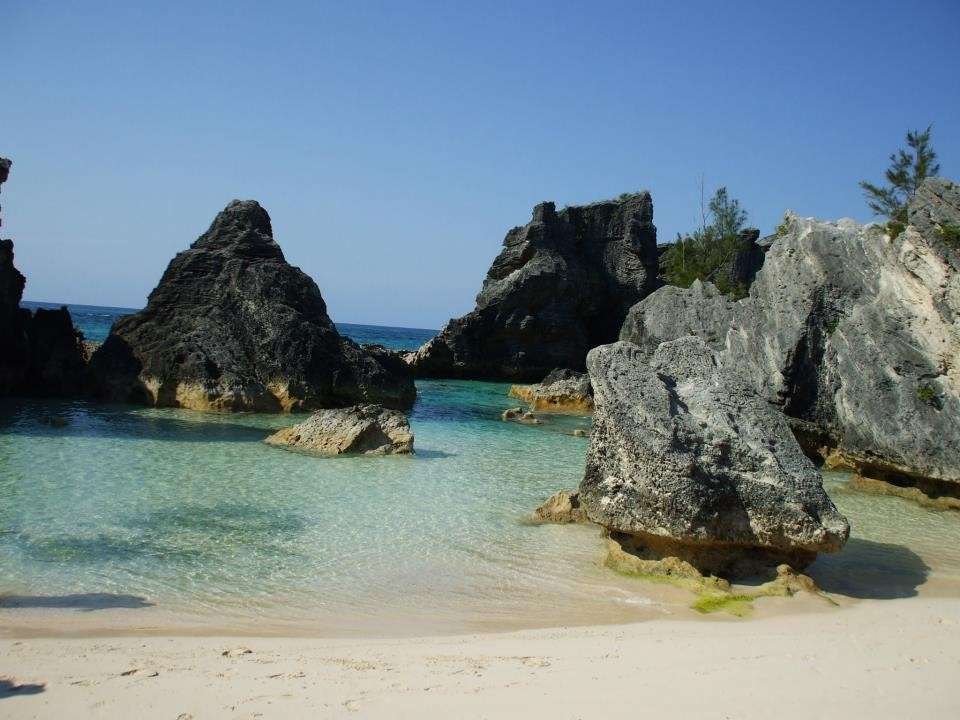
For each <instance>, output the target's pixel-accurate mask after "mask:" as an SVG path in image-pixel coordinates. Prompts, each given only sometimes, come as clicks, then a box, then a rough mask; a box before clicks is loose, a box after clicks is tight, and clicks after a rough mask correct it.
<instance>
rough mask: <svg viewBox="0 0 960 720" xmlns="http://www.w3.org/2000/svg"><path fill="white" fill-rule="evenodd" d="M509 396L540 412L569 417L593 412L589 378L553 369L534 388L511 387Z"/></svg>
mask: <svg viewBox="0 0 960 720" xmlns="http://www.w3.org/2000/svg"><path fill="white" fill-rule="evenodd" d="M510 395H511V397H515V398H517V399H519V400H523V401H524V402H525V403H527V404H528V405H529V406H530V409H531V410H536V411H540V412H556V413H569V414H573V415H584V414H589V413H591V412H593V391H592V390H591V389H590V378H589V377H588V376H587V374H586V373H582V372H577V371H576V370H554V371H553V372H551V373H550V374H549V375H547V377H545V378H544V379H543V382H541V383H540V384H538V385H514V386H513V387H511V388H510Z"/></svg>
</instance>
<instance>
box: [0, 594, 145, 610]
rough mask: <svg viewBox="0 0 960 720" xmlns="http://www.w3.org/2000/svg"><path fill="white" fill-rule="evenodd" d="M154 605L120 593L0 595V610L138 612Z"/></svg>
mask: <svg viewBox="0 0 960 720" xmlns="http://www.w3.org/2000/svg"><path fill="white" fill-rule="evenodd" d="M153 605H154V603H152V602H150V601H149V600H147V599H146V598H143V597H140V596H139V595H124V594H120V593H74V594H71V595H0V608H4V609H26V608H34V609H37V608H39V609H45V610H80V611H82V612H93V611H94V610H113V609H116V608H124V609H131V610H138V609H141V608H148V607H153Z"/></svg>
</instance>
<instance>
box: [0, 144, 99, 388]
mask: <svg viewBox="0 0 960 720" xmlns="http://www.w3.org/2000/svg"><path fill="white" fill-rule="evenodd" d="M11 165H12V163H11V162H10V161H9V160H7V159H5V158H0V185H2V184H3V183H4V182H5V181H6V180H7V178H8V177H9V175H10V168H11ZM0 225H2V222H0ZM13 259H14V258H13V241H12V240H0V396H2V395H27V396H41V397H44V396H70V395H77V394H80V393H81V392H82V391H83V383H84V373H85V370H86V361H85V358H84V355H83V345H82V342H83V336H82V335H81V334H80V333H79V332H77V330H76V329H75V328H74V327H73V320H72V319H71V317H70V313H69V311H68V310H67V309H66V308H65V307H64V308H60V309H58V310H43V309H40V310H37V311H36V313H31V312H30V311H29V310H25V309H23V308H21V307H20V300H21V299H22V297H23V290H24V287H25V286H26V282H27V280H26V278H25V277H24V276H23V274H22V273H20V271H19V270H17V268H16V266H15V265H14V263H13Z"/></svg>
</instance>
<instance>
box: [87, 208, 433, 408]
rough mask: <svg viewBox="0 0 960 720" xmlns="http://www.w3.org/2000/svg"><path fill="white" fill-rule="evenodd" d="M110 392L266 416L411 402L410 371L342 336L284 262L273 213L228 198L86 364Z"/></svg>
mask: <svg viewBox="0 0 960 720" xmlns="http://www.w3.org/2000/svg"><path fill="white" fill-rule="evenodd" d="M91 370H92V375H93V378H94V383H95V389H96V392H97V393H98V394H99V395H100V396H102V397H106V398H110V399H114V400H119V401H132V402H139V403H146V404H150V405H167V406H176V407H187V408H193V409H216V410H256V411H266V412H276V411H292V410H307V409H313V408H319V407H336V406H344V405H350V404H353V403H357V402H379V403H382V404H383V405H386V406H388V407H394V408H406V407H409V406H411V405H412V404H413V401H414V399H415V394H416V391H415V389H414V385H413V379H412V377H410V375H409V370H408V369H407V368H405V367H403V366H402V363H400V362H399V361H397V360H396V359H395V358H392V357H386V356H383V355H381V354H379V353H371V352H368V351H366V350H363V349H361V348H360V347H359V346H358V345H357V344H356V343H354V342H353V341H351V340H349V339H347V338H344V337H341V336H340V334H339V333H338V332H337V330H336V328H335V327H334V325H333V323H332V322H331V321H330V318H329V317H328V316H327V308H326V304H325V303H324V301H323V298H322V297H321V295H320V290H319V289H318V288H317V285H316V283H314V282H313V280H311V279H310V278H309V277H308V276H307V275H306V274H305V273H303V272H302V271H301V270H300V269H299V268H296V267H293V266H291V265H290V264H288V263H287V261H286V260H285V259H284V256H283V252H282V251H281V250H280V246H279V245H277V243H276V242H275V241H274V239H273V231H272V228H271V224H270V217H269V215H267V212H266V210H264V209H263V208H262V207H260V205H259V204H257V203H256V202H254V201H252V200H247V201H242V202H241V201H238V200H235V201H233V202H231V203H230V204H229V205H228V206H227V207H226V209H224V210H223V212H221V213H220V214H219V215H217V217H216V218H215V219H214V221H213V224H212V225H211V226H210V229H209V230H207V232H205V233H204V234H203V235H201V236H200V237H199V239H197V241H196V242H195V243H194V244H193V245H192V246H191V247H190V248H189V249H188V250H185V251H184V252H181V253H179V254H178V255H177V256H176V257H175V258H174V259H173V260H172V261H171V262H170V265H169V266H168V267H167V270H166V272H164V274H163V277H162V278H161V279H160V283H159V285H157V287H156V288H155V289H154V290H153V292H152V293H151V294H150V297H149V299H148V302H147V307H146V308H145V309H143V310H141V311H140V312H138V313H136V314H134V315H130V316H127V317H124V318H121V319H119V320H118V321H117V322H116V323H115V324H114V326H113V328H112V329H111V332H110V335H109V337H108V338H107V340H106V341H105V342H104V344H103V345H102V346H101V347H100V348H99V349H98V350H97V351H96V353H95V354H94V356H93V358H92V360H91Z"/></svg>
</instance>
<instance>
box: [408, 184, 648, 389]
mask: <svg viewBox="0 0 960 720" xmlns="http://www.w3.org/2000/svg"><path fill="white" fill-rule="evenodd" d="M656 241H657V232H656V228H655V227H654V225H653V201H652V200H651V198H650V194H649V193H647V192H642V193H636V194H632V195H624V196H621V198H620V199H618V200H610V201H605V202H599V203H593V204H591V205H584V206H576V207H567V208H564V209H563V210H560V211H559V212H558V211H557V210H556V208H555V206H554V204H553V203H542V204H540V205H537V206H536V207H535V208H534V210H533V218H532V219H531V221H530V222H529V223H527V224H526V225H525V226H523V227H517V228H514V229H512V230H511V231H510V232H508V233H507V236H506V238H505V239H504V241H503V250H502V251H501V253H500V255H499V256H497V258H496V259H495V260H494V261H493V265H492V266H491V267H490V270H489V272H488V273H487V277H486V279H485V280H484V283H483V288H482V289H481V291H480V294H479V295H478V296H477V306H476V309H475V310H473V311H472V312H470V313H469V314H467V315H465V316H464V317H462V318H458V319H454V320H451V321H450V322H449V323H447V325H446V327H444V329H443V330H442V331H441V332H440V334H439V335H437V336H436V337H434V338H433V339H431V340H430V341H429V342H427V343H426V344H425V345H424V346H423V347H421V348H420V349H419V350H418V351H417V352H415V353H412V354H411V355H410V356H409V362H410V363H411V365H412V367H413V368H414V370H415V372H416V374H417V375H418V376H420V377H462V378H476V379H505V380H514V381H516V382H536V381H539V380H540V379H541V378H543V377H544V376H545V375H546V374H547V373H548V372H550V370H551V369H553V368H557V367H561V368H563V367H566V368H573V369H575V370H582V369H583V367H584V360H585V358H586V355H587V351H588V350H590V348H592V347H594V346H596V345H598V344H600V343H604V342H610V341H612V340H614V339H616V337H617V333H618V332H619V329H620V325H621V324H622V322H623V318H624V316H625V315H626V313H627V310H629V308H630V307H631V306H632V305H633V304H634V303H636V302H637V301H638V300H640V299H641V298H642V297H644V296H645V295H647V294H648V293H649V292H651V291H652V290H653V289H654V288H656V287H657V285H658V280H657V272H658V268H657V249H656Z"/></svg>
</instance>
